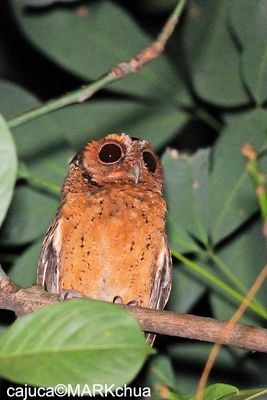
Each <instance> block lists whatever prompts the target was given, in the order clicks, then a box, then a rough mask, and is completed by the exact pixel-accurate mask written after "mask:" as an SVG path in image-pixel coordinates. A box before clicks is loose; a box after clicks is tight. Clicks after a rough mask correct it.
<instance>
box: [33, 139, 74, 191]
mask: <svg viewBox="0 0 267 400" xmlns="http://www.w3.org/2000/svg"><path fill="white" fill-rule="evenodd" d="M74 155H75V151H74V150H73V148H71V147H70V146H68V145H63V144H62V146H61V147H60V148H57V149H55V150H54V151H51V150H50V151H47V152H45V153H44V155H43V157H40V158H39V157H38V158H35V159H34V160H32V161H30V162H28V163H27V171H28V172H29V173H30V174H31V176H32V177H33V178H38V179H41V180H44V181H46V182H48V183H50V184H52V185H56V186H57V187H58V188H61V186H62V184H63V180H64V178H65V176H66V175H67V173H68V169H69V162H70V160H71V159H72V158H73V157H74ZM26 174H27V172H26Z"/></svg>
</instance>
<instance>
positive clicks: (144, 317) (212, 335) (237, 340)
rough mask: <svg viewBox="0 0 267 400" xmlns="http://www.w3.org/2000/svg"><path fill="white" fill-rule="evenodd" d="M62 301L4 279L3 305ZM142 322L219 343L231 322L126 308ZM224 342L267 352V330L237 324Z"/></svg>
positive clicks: (30, 307)
mask: <svg viewBox="0 0 267 400" xmlns="http://www.w3.org/2000/svg"><path fill="white" fill-rule="evenodd" d="M57 301H58V296H57V295H55V294H51V293H47V292H45V291H44V290H43V289H42V288H41V287H40V286H37V285H34V286H32V287H30V288H20V287H19V286H17V285H15V284H14V283H13V282H12V281H11V280H8V282H7V280H6V279H1V278H0V308H2V309H7V310H12V311H14V312H15V313H16V315H24V314H28V313H30V312H33V311H36V310H38V309H40V308H41V307H44V306H47V305H49V304H53V303H55V302H57ZM125 308H127V309H128V310H129V311H130V312H131V313H132V314H133V315H134V316H135V317H136V318H137V320H138V321H139V323H140V325H141V327H142V329H143V330H144V331H146V332H152V333H158V334H162V335H169V336H177V337H183V338H188V339H195V340H201V341H206V342H212V343H215V342H218V337H219V336H220V332H221V331H222V329H223V327H225V326H226V324H227V322H223V321H219V320H216V319H213V318H204V317H198V316H195V315H189V314H178V313H175V312H171V311H160V310H152V309H148V308H140V307H125ZM220 343H222V344H227V345H229V346H236V347H240V348H243V349H247V350H251V351H260V352H267V329H263V328H258V327H252V326H248V325H242V324H237V325H235V327H234V328H233V330H232V331H231V332H230V334H229V335H227V337H223V338H222V341H221V342H220Z"/></svg>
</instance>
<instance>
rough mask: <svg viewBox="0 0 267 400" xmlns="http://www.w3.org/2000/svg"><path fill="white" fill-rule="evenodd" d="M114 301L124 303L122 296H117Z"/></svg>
mask: <svg viewBox="0 0 267 400" xmlns="http://www.w3.org/2000/svg"><path fill="white" fill-rule="evenodd" d="M112 303H114V304H123V301H122V298H121V296H115V297H114V299H113V301H112Z"/></svg>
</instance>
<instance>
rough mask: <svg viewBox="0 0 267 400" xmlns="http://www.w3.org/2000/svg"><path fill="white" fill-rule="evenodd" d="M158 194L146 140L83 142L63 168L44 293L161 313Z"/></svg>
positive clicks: (165, 289)
mask: <svg viewBox="0 0 267 400" xmlns="http://www.w3.org/2000/svg"><path fill="white" fill-rule="evenodd" d="M162 190H163V172H162V167H161V164H160V161H159V159H158V157H157V155H156V154H155V153H154V151H153V149H152V148H151V145H150V144H149V143H148V142H147V141H145V140H139V139H136V138H131V137H129V136H127V135H126V134H124V133H122V134H120V135H117V134H110V135H108V136H106V137H105V138H104V139H102V140H98V141H92V142H90V143H88V144H87V145H86V146H85V147H84V148H83V149H82V150H81V151H80V152H79V153H78V154H77V155H76V156H75V157H74V158H73V160H72V161H71V163H70V169H69V173H68V175H67V177H66V179H65V181H64V184H63V187H62V192H61V202H60V206H59V209H58V211H57V214H56V215H55V217H54V219H53V220H52V223H51V225H50V227H49V229H48V231H47V233H46V236H45V239H44V242H43V246H42V250H41V254H40V259H39V263H38V273H37V282H38V283H39V284H41V285H42V286H43V287H44V288H45V289H46V290H47V291H49V292H52V293H59V294H64V293H66V292H78V293H79V294H81V295H83V296H87V297H90V298H92V299H100V300H106V301H110V302H117V301H116V299H120V302H122V303H123V304H138V305H139V306H140V307H148V308H157V309H162V308H164V306H165V304H166V302H167V300H168V297H169V293H170V288H171V269H172V265H171V257H170V252H169V247H168V242H167V238H166V233H165V219H166V202H165V200H164V197H163V194H162ZM150 341H151V339H150Z"/></svg>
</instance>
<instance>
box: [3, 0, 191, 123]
mask: <svg viewBox="0 0 267 400" xmlns="http://www.w3.org/2000/svg"><path fill="white" fill-rule="evenodd" d="M185 4H186V0H180V1H178V3H177V5H176V7H175V8H174V10H173V12H172V13H171V15H170V16H169V18H168V19H167V21H166V23H165V25H164V26H163V29H162V31H161V32H160V34H159V35H158V37H157V39H156V40H155V41H154V42H153V43H152V44H151V45H150V46H148V47H146V48H145V49H143V50H142V51H141V52H140V53H139V54H137V55H136V56H135V57H133V58H132V59H131V60H129V61H127V62H123V63H119V64H118V65H117V66H116V67H114V68H113V69H112V70H111V71H109V72H108V73H107V74H105V75H104V76H103V77H101V78H100V79H98V80H97V81H95V82H93V83H90V84H88V85H85V86H82V87H81V88H79V89H76V90H74V91H72V92H70V93H67V94H65V95H63V96H61V97H59V98H58V99H54V100H50V101H48V102H47V103H45V104H43V105H41V106H40V107H37V108H35V109H33V110H30V111H28V112H26V113H24V114H22V115H19V116H17V117H14V118H12V119H10V120H9V121H8V127H9V128H15V127H17V126H19V125H22V124H24V123H26V122H28V121H31V120H32V119H35V118H38V117H40V116H41V115H44V114H47V113H49V112H51V111H55V110H58V109H59V108H62V107H65V106H67V105H70V104H74V103H81V102H83V101H85V100H86V99H88V98H90V97H92V96H93V94H94V93H96V92H97V91H98V90H100V89H102V88H103V87H106V86H107V85H109V84H110V83H112V82H114V81H117V80H119V79H121V78H124V77H125V76H126V75H128V74H131V73H135V72H138V71H139V70H140V69H142V68H143V67H144V65H145V64H147V63H148V62H150V61H152V60H153V59H155V58H157V57H158V56H159V55H160V54H161V53H162V52H163V50H164V48H165V45H166V43H167V41H168V39H169V38H170V36H171V34H172V33H173V30H174V28H175V26H176V24H177V22H178V19H179V17H180V15H181V14H182V12H183V9H184V7H185Z"/></svg>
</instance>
